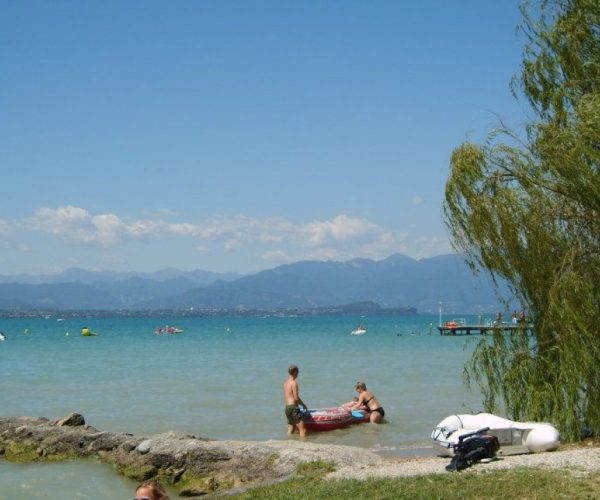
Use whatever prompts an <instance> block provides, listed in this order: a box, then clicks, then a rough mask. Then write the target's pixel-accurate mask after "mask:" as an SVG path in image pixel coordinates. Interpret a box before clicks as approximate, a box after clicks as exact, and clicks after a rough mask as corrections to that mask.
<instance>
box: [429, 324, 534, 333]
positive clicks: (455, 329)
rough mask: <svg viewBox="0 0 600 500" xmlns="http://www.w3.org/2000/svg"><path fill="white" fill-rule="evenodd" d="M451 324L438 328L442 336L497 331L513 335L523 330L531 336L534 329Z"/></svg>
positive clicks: (519, 326)
mask: <svg viewBox="0 0 600 500" xmlns="http://www.w3.org/2000/svg"><path fill="white" fill-rule="evenodd" d="M449 323H452V322H448V323H445V324H443V325H441V326H438V327H437V329H438V330H439V332H440V335H474V334H479V335H485V334H488V333H494V332H497V331H501V332H508V333H512V332H514V331H521V330H526V331H527V333H528V334H531V331H532V328H533V325H530V324H522V323H517V324H513V323H500V324H498V325H462V324H449Z"/></svg>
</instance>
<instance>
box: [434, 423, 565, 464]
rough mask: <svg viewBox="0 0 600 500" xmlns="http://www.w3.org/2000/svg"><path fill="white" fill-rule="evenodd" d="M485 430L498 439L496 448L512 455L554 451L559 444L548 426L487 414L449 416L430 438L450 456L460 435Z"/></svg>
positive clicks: (557, 434) (557, 436) (554, 430)
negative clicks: (503, 449) (504, 449)
mask: <svg viewBox="0 0 600 500" xmlns="http://www.w3.org/2000/svg"><path fill="white" fill-rule="evenodd" d="M486 427H487V428H489V430H487V431H486V432H487V434H491V435H492V436H496V437H497V438H498V442H499V444H500V448H501V449H502V448H503V447H506V451H507V452H510V451H512V454H514V453H529V452H534V453H536V452H540V451H551V450H556V449H557V448H558V446H559V444H560V436H559V433H558V430H557V429H556V428H555V427H553V426H552V425H550V424H548V423H542V422H515V421H513V420H509V419H507V418H503V417H499V416H497V415H493V414H491V413H478V414H476V415H450V416H449V417H446V418H445V419H444V420H442V421H441V422H440V423H439V424H438V425H437V426H436V427H435V429H433V432H432V433H431V439H432V441H433V444H434V448H435V449H436V450H437V451H438V452H440V454H443V455H447V456H452V455H453V453H454V445H455V444H457V443H458V439H459V438H460V437H461V436H462V435H464V434H468V433H471V432H473V431H474V430H478V429H484V428H486ZM501 453H502V452H501ZM506 454H511V453H506Z"/></svg>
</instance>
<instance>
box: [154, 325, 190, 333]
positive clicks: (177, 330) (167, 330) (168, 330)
mask: <svg viewBox="0 0 600 500" xmlns="http://www.w3.org/2000/svg"><path fill="white" fill-rule="evenodd" d="M154 333H156V335H173V334H174V333H183V330H182V329H181V328H176V327H174V326H171V325H165V326H164V327H158V328H155V329H154Z"/></svg>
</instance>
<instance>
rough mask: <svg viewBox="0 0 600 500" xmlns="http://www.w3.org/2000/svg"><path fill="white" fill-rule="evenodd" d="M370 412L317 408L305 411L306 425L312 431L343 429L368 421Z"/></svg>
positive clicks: (341, 408) (339, 408) (340, 408)
mask: <svg viewBox="0 0 600 500" xmlns="http://www.w3.org/2000/svg"><path fill="white" fill-rule="evenodd" d="M368 421H369V414H368V413H367V412H366V411H364V410H352V411H350V410H349V409H348V408H343V407H336V408H316V409H313V410H306V411H305V412H304V425H305V426H306V428H307V429H308V430H311V431H331V430H334V429H343V428H344V427H348V426H349V425H352V424H359V423H361V422H368Z"/></svg>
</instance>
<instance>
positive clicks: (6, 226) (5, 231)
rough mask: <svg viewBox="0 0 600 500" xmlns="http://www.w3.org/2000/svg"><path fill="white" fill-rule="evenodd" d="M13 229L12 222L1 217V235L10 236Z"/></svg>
mask: <svg viewBox="0 0 600 500" xmlns="http://www.w3.org/2000/svg"><path fill="white" fill-rule="evenodd" d="M10 231H11V224H10V222H8V221H7V220H3V219H0V236H8V235H9V234H10Z"/></svg>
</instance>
